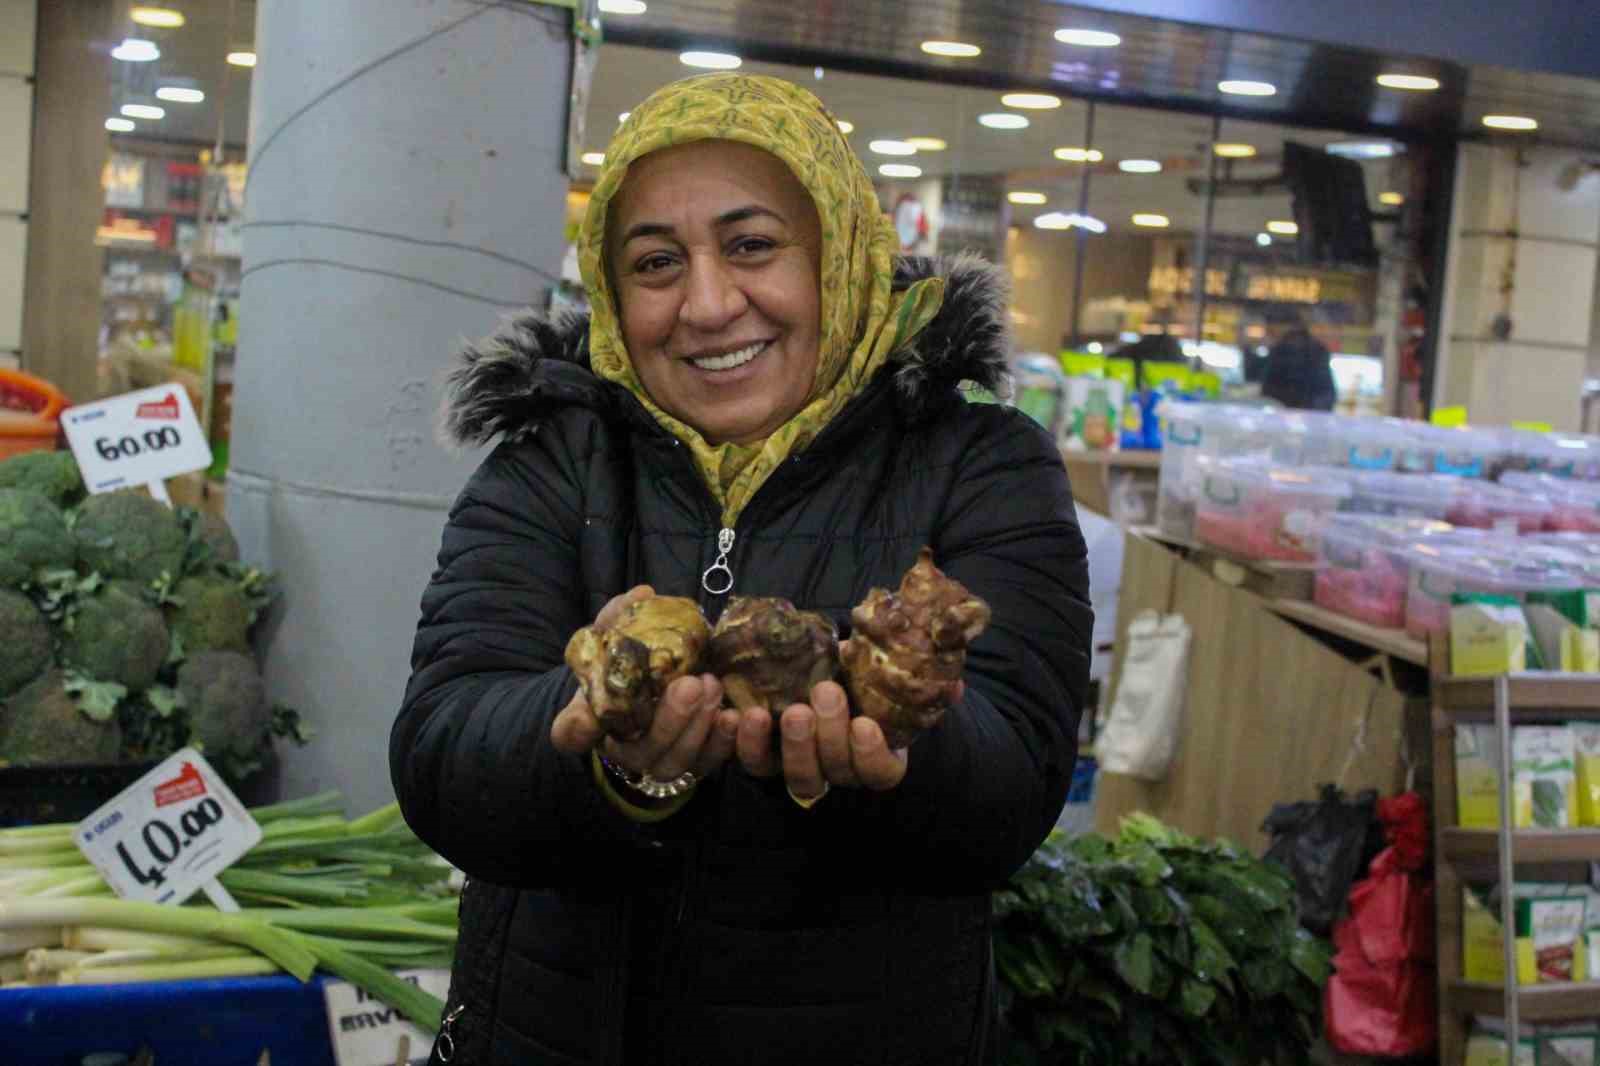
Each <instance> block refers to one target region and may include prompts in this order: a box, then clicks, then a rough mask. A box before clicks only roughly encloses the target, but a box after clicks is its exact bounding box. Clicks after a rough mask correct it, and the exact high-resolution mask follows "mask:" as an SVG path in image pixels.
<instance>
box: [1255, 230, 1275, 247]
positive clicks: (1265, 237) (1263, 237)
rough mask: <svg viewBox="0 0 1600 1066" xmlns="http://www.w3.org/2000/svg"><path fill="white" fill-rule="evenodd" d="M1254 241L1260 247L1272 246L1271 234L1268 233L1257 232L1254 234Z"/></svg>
mask: <svg viewBox="0 0 1600 1066" xmlns="http://www.w3.org/2000/svg"><path fill="white" fill-rule="evenodd" d="M1256 243H1257V244H1259V245H1261V247H1263V248H1269V247H1271V246H1272V234H1270V233H1258V234H1256Z"/></svg>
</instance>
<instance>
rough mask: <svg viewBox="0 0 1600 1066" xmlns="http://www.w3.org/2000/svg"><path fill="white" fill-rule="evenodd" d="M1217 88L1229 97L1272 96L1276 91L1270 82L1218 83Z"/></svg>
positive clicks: (1231, 81) (1234, 81) (1232, 81)
mask: <svg viewBox="0 0 1600 1066" xmlns="http://www.w3.org/2000/svg"><path fill="white" fill-rule="evenodd" d="M1217 88H1218V89H1219V90H1220V91H1222V92H1225V93H1227V94H1228V95H1230V96H1273V95H1275V94H1276V93H1277V91H1278V87H1277V86H1276V85H1274V84H1272V83H1271V82H1270V81H1237V80H1230V81H1219V82H1217Z"/></svg>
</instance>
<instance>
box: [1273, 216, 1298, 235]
mask: <svg viewBox="0 0 1600 1066" xmlns="http://www.w3.org/2000/svg"><path fill="white" fill-rule="evenodd" d="M1267 232H1268V233H1276V234H1277V235H1278V236H1280V237H1293V236H1296V235H1298V234H1299V232H1300V227H1299V226H1297V225H1296V224H1295V223H1293V222H1287V221H1284V220H1282V219H1274V220H1273V221H1271V222H1268V223H1267Z"/></svg>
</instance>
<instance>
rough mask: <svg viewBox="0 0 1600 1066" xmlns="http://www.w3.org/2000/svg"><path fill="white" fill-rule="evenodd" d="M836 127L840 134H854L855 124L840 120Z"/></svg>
mask: <svg viewBox="0 0 1600 1066" xmlns="http://www.w3.org/2000/svg"><path fill="white" fill-rule="evenodd" d="M838 126H839V132H840V133H854V132H855V131H856V124H855V123H854V122H850V121H847V120H845V119H840V120H839V122H838Z"/></svg>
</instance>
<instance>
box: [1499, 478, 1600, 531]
mask: <svg viewBox="0 0 1600 1066" xmlns="http://www.w3.org/2000/svg"><path fill="white" fill-rule="evenodd" d="M1500 484H1502V485H1504V486H1506V487H1507V488H1510V489H1515V490H1517V491H1518V492H1523V493H1526V494H1528V495H1534V496H1543V497H1544V498H1545V499H1547V500H1549V501H1550V508H1551V510H1550V514H1549V516H1548V517H1547V518H1546V519H1545V523H1544V528H1545V529H1546V530H1548V531H1550V532H1553V533H1600V481H1578V480H1576V479H1573V478H1562V477H1556V476H1555V475H1553V474H1532V473H1528V472H1527V471H1523V470H1508V471H1506V472H1505V473H1504V474H1501V475H1500Z"/></svg>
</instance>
